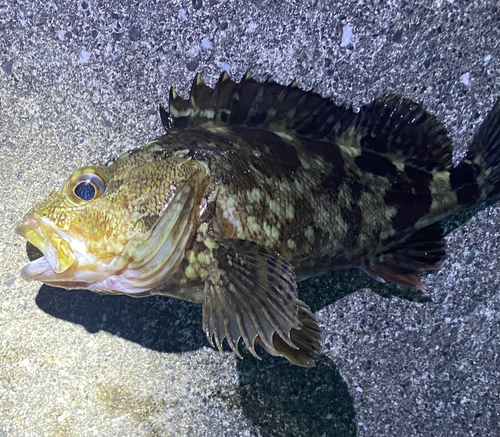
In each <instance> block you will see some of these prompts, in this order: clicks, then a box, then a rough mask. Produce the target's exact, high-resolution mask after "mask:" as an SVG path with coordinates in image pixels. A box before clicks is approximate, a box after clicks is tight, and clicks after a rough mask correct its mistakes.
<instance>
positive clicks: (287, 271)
mask: <svg viewBox="0 0 500 437" xmlns="http://www.w3.org/2000/svg"><path fill="white" fill-rule="evenodd" d="M160 112H161V117H162V121H163V123H164V125H165V127H166V128H167V134H166V135H164V136H162V137H160V138H157V139H156V140H154V141H152V142H150V143H148V144H146V145H145V146H143V147H141V148H138V149H135V150H132V151H130V152H127V153H125V154H124V155H122V156H121V157H119V158H117V159H115V160H112V161H110V162H108V163H107V164H106V165H90V166H87V167H83V168H82V169H78V170H77V171H75V172H74V173H73V174H72V175H71V176H70V177H69V178H68V180H67V181H66V183H65V184H64V186H63V188H62V189H61V190H60V191H55V192H53V193H52V194H51V195H50V196H49V197H48V198H47V199H46V200H45V201H44V202H42V203H40V204H39V205H36V206H35V207H34V208H33V209H32V210H31V211H30V212H28V213H27V214H26V216H25V217H24V219H23V221H22V223H21V224H20V225H19V226H18V227H17V232H18V233H19V234H21V235H22V236H24V237H25V238H26V239H27V240H28V241H30V242H31V243H32V244H34V245H35V246H37V247H38V248H39V249H40V250H41V251H42V252H43V254H44V257H42V258H40V259H39V260H37V261H34V262H32V263H30V264H28V265H27V266H26V267H25V268H24V269H23V271H22V275H23V276H24V277H25V278H26V279H35V280H40V281H42V282H45V283H47V284H50V285H54V286H59V287H65V288H88V289H90V290H93V291H96V292H102V293H116V294H128V295H133V296H147V295H151V294H164V295H168V296H173V297H176V298H181V299H186V300H190V301H193V302H198V303H201V304H202V305H203V327H204V330H205V332H206V334H207V338H208V339H209V341H210V342H211V343H212V344H213V345H216V346H217V347H218V348H219V349H221V348H222V342H223V340H224V339H226V341H227V343H228V344H229V346H230V347H231V348H232V349H233V350H234V351H235V353H236V354H238V355H240V353H239V350H238V343H239V340H240V338H243V340H244V342H245V344H246V346H247V347H248V349H249V350H250V351H251V352H252V354H254V355H256V356H257V353H256V351H255V347H254V346H255V343H256V342H258V343H260V344H261V346H263V347H264V349H265V350H266V351H268V352H269V353H271V354H273V355H281V356H284V357H286V358H288V359H289V360H290V361H292V362H293V363H295V364H298V365H303V366H311V365H313V364H314V362H315V360H316V358H317V357H318V355H319V352H320V332H319V328H318V326H317V324H316V321H315V319H314V315H313V314H312V313H311V311H310V310H309V307H308V306H307V305H306V304H305V303H303V302H302V301H300V300H299V299H298V295H297V280H301V279H304V278H307V277H311V276H317V275H321V274H325V273H327V272H329V271H331V270H335V269H344V268H351V267H358V268H361V269H362V270H364V271H365V272H366V273H368V274H369V275H370V276H372V277H373V278H374V279H376V280H379V281H382V282H383V281H391V282H396V283H399V284H401V285H403V286H408V287H414V288H421V287H422V285H421V283H420V281H419V279H418V274H419V273H420V272H422V271H426V270H432V269H437V268H439V267H440V266H441V263H442V260H443V258H444V256H445V251H444V240H443V231H442V228H441V225H440V222H441V221H442V220H443V219H445V218H447V217H449V216H450V215H453V214H455V213H457V212H460V211H462V210H465V209H467V208H470V207H472V206H474V205H477V204H478V203H480V202H486V201H489V202H491V201H496V200H498V197H499V193H500V168H499V167H500V165H499V153H500V152H499V151H500V144H499V143H500V136H499V131H500V101H497V102H496V104H495V106H494V108H493V109H492V111H491V112H490V114H489V115H488V116H487V117H486V120H485V121H484V122H483V124H482V125H481V127H480V129H479V130H478V132H477V134H476V136H475V137H474V140H473V141H472V143H471V145H470V147H469V152H468V154H467V155H466V157H465V159H464V160H463V161H462V162H461V163H459V164H458V165H457V166H455V167H453V166H452V161H451V160H452V144H451V141H450V139H449V138H448V136H447V135H446V130H445V128H444V127H443V125H442V124H441V123H440V122H439V121H437V119H436V118H435V117H433V116H432V115H430V114H428V113H426V112H425V111H424V110H423V109H422V107H420V106H419V105H418V104H416V103H414V102H412V101H410V100H408V99H405V98H403V97H401V96H398V95H394V94H390V93H385V94H383V95H381V96H380V97H378V98H377V99H375V100H374V101H373V102H372V103H370V104H368V105H367V106H365V107H363V108H362V109H361V110H360V112H359V113H355V112H353V111H351V110H350V109H348V108H344V107H339V106H337V105H335V104H334V103H333V102H331V101H330V100H327V99H324V98H322V97H321V96H319V95H318V94H317V93H316V92H315V91H314V90H313V91H310V92H304V91H302V90H300V89H299V88H298V87H297V85H296V83H294V82H293V83H292V84H290V85H289V86H282V85H279V84H277V83H275V82H274V81H273V80H272V79H268V80H267V81H265V82H264V83H259V82H257V81H255V80H254V79H252V78H251V76H250V75H246V76H245V77H244V78H243V79H242V81H241V82H239V83H236V82H233V81H232V80H230V79H229V77H228V76H227V74H223V75H222V76H221V77H220V79H219V81H218V83H217V85H216V86H215V88H214V89H212V88H210V87H208V86H207V85H205V84H204V83H203V81H202V80H201V78H200V76H199V75H197V76H196V77H195V80H194V83H193V86H192V89H191V92H190V97H189V99H187V100H184V99H182V98H181V97H180V96H178V95H177V93H176V92H175V90H174V89H173V88H172V90H171V95H170V105H169V112H168V113H167V112H166V111H165V110H164V109H161V111H160Z"/></svg>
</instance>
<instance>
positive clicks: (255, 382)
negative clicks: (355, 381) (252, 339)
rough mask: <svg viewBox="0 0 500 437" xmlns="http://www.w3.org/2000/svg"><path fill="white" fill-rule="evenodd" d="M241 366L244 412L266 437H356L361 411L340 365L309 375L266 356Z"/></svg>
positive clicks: (321, 364) (328, 364)
mask: <svg viewBox="0 0 500 437" xmlns="http://www.w3.org/2000/svg"><path fill="white" fill-rule="evenodd" d="M260 355H261V356H262V361H261V362H260V363H259V362H257V361H256V360H255V359H254V360H252V359H251V357H247V356H245V359H243V360H239V361H238V373H239V383H240V395H241V407H242V410H243V413H244V414H245V416H246V417H247V418H249V419H250V420H251V421H252V422H253V423H254V425H256V426H258V427H259V431H260V434H261V435H262V436H263V437H281V436H290V437H291V436H296V437H299V436H307V437H320V436H321V437H322V436H324V437H354V436H356V435H357V426H356V420H355V418H356V411H355V409H354V403H353V400H352V398H351V395H350V394H349V391H348V388H347V384H346V383H345V382H344V380H343V379H342V377H341V376H340V373H339V372H338V370H337V369H336V367H335V364H334V363H333V362H332V361H331V360H329V359H328V358H326V357H321V358H320V359H319V360H318V362H317V364H316V367H313V368H310V369H305V368H302V367H297V366H293V365H291V364H289V363H288V362H287V361H286V360H284V359H276V358H274V357H271V356H270V355H264V354H260Z"/></svg>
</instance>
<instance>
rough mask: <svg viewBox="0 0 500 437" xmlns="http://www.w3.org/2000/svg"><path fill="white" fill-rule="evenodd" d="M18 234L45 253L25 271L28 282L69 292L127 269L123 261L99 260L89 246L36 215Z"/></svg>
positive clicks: (27, 215) (23, 275)
mask: <svg viewBox="0 0 500 437" xmlns="http://www.w3.org/2000/svg"><path fill="white" fill-rule="evenodd" d="M15 232H16V233H17V234H19V235H20V236H21V237H23V238H25V239H26V240H27V241H28V242H29V243H31V244H33V245H34V246H35V247H37V248H38V249H39V250H40V251H41V252H42V253H43V256H42V257H40V258H38V259H36V260H34V261H31V262H30V263H28V264H26V265H25V266H24V267H23V268H22V269H21V277H22V278H23V279H25V280H27V281H40V282H43V283H45V284H47V285H51V286H54V287H60V288H67V289H74V288H88V287H89V285H90V284H93V283H96V282H100V281H102V280H104V279H106V278H107V277H109V276H110V275H111V274H113V273H115V272H117V271H118V270H120V269H122V268H123V267H124V266H125V265H126V262H125V260H124V259H123V257H114V258H113V259H111V260H108V262H102V261H99V260H97V258H96V256H95V255H92V254H89V253H88V252H87V249H86V244H85V242H83V241H81V240H79V239H78V238H77V237H75V236H72V235H71V234H70V233H69V232H66V231H63V230H59V229H58V228H57V227H56V226H55V225H54V223H53V222H52V221H51V220H49V219H47V218H45V217H36V216H35V215H34V214H33V213H32V212H29V213H28V214H26V216H25V217H24V219H23V221H22V222H21V223H20V224H19V225H17V227H16V229H15Z"/></svg>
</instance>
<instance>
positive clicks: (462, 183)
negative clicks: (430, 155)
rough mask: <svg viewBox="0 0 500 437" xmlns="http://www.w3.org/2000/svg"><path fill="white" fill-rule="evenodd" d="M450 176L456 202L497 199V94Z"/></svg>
mask: <svg viewBox="0 0 500 437" xmlns="http://www.w3.org/2000/svg"><path fill="white" fill-rule="evenodd" d="M450 180H451V185H452V188H453V189H454V191H455V193H456V195H457V199H458V204H459V206H462V207H467V206H472V205H475V204H476V203H479V202H483V201H497V200H499V199H500V98H499V99H497V101H496V103H495V105H494V106H493V109H492V110H491V111H490V113H489V114H488V115H487V117H486V119H485V120H484V121H483V123H482V124H481V125H480V126H479V129H478V130H477V132H476V134H475V136H474V138H473V140H472V143H471V145H470V147H469V150H468V151H467V154H466V156H465V158H464V159H463V161H462V162H460V163H459V164H458V165H457V166H456V167H454V168H453V169H452V170H451V174H450Z"/></svg>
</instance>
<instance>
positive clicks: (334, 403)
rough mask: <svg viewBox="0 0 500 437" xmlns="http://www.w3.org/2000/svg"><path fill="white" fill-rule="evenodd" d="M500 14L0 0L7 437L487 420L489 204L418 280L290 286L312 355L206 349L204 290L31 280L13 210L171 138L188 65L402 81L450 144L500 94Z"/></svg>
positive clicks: (493, 240) (488, 8)
mask: <svg viewBox="0 0 500 437" xmlns="http://www.w3.org/2000/svg"><path fill="white" fill-rule="evenodd" d="M14 3H17V4H16V5H14ZM318 3H321V4H322V6H318ZM499 22H500V16H499V11H498V4H497V2H496V1H493V0H489V1H477V2H462V1H458V0H455V1H453V0H448V1H444V0H435V1H421V2H418V5H414V2H411V1H410V2H403V1H394V2H364V1H359V2H356V1H348V0H340V1H337V2H316V1H313V0H306V1H295V2H288V1H270V2H265V1H239V2H233V1H218V0H210V1H209V0H193V1H166V0H165V1H163V2H159V1H147V2H138V1H134V2H132V1H117V0H114V1H107V2H101V1H90V0H86V1H81V2H69V1H57V2H55V1H54V2H50V1H43V2H42V1H38V2H32V1H28V0H22V1H18V2H13V1H6V0H0V64H1V67H2V68H1V69H0V150H1V155H0V157H1V158H0V172H1V178H0V193H1V200H0V232H1V238H0V332H1V334H0V437H7V436H8V437H14V436H16V437H17V436H22V437H26V436H84V437H85V436H99V437H106V436H231V437H232V436H265V437H270V436H297V437H298V436H307V437H320V436H349V437H350V436H360V437H368V436H377V437H378V436H405V437H409V436H442V437H451V436H482V437H488V436H498V433H499V423H498V422H499V408H500V399H499V355H498V354H499V350H500V348H499V332H500V329H499V318H500V316H499V293H498V289H499V282H500V281H499V248H500V241H499V240H500V234H499V207H498V205H496V206H493V207H490V208H488V209H486V210H484V211H482V212H480V213H479V214H477V215H476V216H475V217H474V218H473V219H472V220H470V221H469V222H468V223H467V224H466V225H464V226H462V227H461V228H459V229H458V230H457V231H455V232H453V233H452V234H450V235H449V236H448V237H447V250H448V258H447V260H446V262H445V264H444V266H443V268H442V270H440V271H439V272H437V273H436V274H430V275H428V276H426V277H425V278H424V282H425V284H426V285H427V287H428V291H427V292H426V294H425V296H423V295H419V294H418V293H409V292H401V290H399V289H398V288H397V287H381V286H375V285H374V284H373V282H372V281H371V280H370V279H369V278H366V277H364V276H363V275H362V274H361V273H358V272H340V273H337V274H332V275H329V276H326V277H323V278H320V279H314V280H311V281H309V282H306V283H303V284H301V287H300V293H301V295H302V298H303V299H304V300H306V301H307V302H309V304H310V305H311V306H312V307H313V309H314V311H315V312H316V315H317V318H318V320H319V323H320V325H321V327H322V329H323V331H324V339H323V352H324V353H323V356H322V358H321V360H320V362H319V363H318V366H317V367H316V368H314V369H310V370H304V369H300V368H295V367H292V366H290V365H289V364H288V363H287V362H286V361H284V360H282V359H275V358H272V357H265V358H264V360H263V361H262V362H259V361H257V360H255V359H253V358H251V357H250V356H249V355H248V354H246V355H245V359H244V360H243V361H240V360H239V359H237V358H236V357H235V356H233V354H231V353H229V352H228V353H218V352H216V351H214V350H213V349H211V348H210V347H209V345H208V343H207V341H206V340H205V338H204V336H203V333H202V331H201V308H200V307H199V306H196V305H192V304H189V303H186V302H181V301H176V300H171V299H166V298H147V299H142V300H141V299H132V298H127V297H113V296H100V295H95V294H92V293H90V292H87V291H65V290H59V289H53V288H49V287H46V286H43V287H40V284H37V283H28V282H25V281H23V280H22V279H21V278H20V277H19V269H20V268H21V266H22V265H23V264H24V263H25V262H26V260H27V255H26V246H25V244H24V243H23V241H22V240H21V238H20V237H18V236H16V235H15V234H14V226H15V224H16V222H17V221H18V220H19V219H20V218H21V217H22V214H23V213H24V212H26V211H27V210H28V208H29V207H30V206H31V205H33V204H34V203H35V202H37V201H40V200H41V199H42V198H44V197H45V196H46V195H47V194H48V193H49V191H50V190H51V189H54V188H56V187H59V186H60V185H61V183H62V182H63V180H64V179H65V178H66V176H68V175H69V174H70V172H71V171H72V170H73V169H75V168H76V167H78V166H82V165H84V164H87V163H90V162H93V161H98V160H101V161H103V160H106V159H108V158H110V157H113V156H116V155H117V154H118V153H120V152H123V151H126V150H127V149H130V148H133V147H137V146H139V145H141V144H143V143H145V142H147V141H148V140H150V139H152V138H154V137H155V136H157V135H159V134H161V133H162V126H161V123H160V119H159V115H158V104H159V103H166V102H167V96H168V89H169V86H170V84H172V83H175V84H177V89H178V90H179V91H180V93H181V94H184V95H186V93H187V91H188V88H189V86H190V82H191V80H192V77H193V75H194V72H195V71H198V72H200V73H202V75H203V77H204V78H205V79H206V81H207V82H208V83H209V84H212V85H213V84H214V83H215V81H216V79H217V77H218V75H219V73H220V72H221V71H222V70H227V71H229V72H230V73H231V75H232V76H233V77H236V78H239V77H241V76H242V75H243V74H244V72H245V71H246V70H251V71H252V72H253V73H254V74H255V75H256V76H257V77H258V78H260V79H262V78H265V77H266V74H267V73H269V74H272V75H273V76H274V77H275V79H276V80H277V81H279V82H281V83H287V82H289V81H290V80H292V79H293V78H297V80H298V82H299V84H300V85H301V86H302V87H304V88H310V87H314V86H315V87H318V89H319V90H320V92H321V93H322V94H323V95H327V96H332V97H333V98H334V99H335V100H336V101H337V102H343V101H345V102H348V103H350V104H353V105H354V106H359V105H360V104H362V103H363V102H368V101H369V100H371V99H372V98H373V97H375V96H376V95H377V93H379V92H380V91H381V90H383V89H386V88H387V89H391V90H393V91H396V92H399V93H403V94H405V95H407V96H409V97H411V98H413V99H415V100H416V101H418V102H422V103H423V104H424V105H425V107H426V108H428V110H429V111H430V112H432V113H434V114H436V115H437V116H438V117H439V118H440V119H441V120H443V122H444V123H445V125H446V126H447V128H448V130H449V133H450V136H451V137H452V139H453V140H454V142H455V144H456V148H457V153H456V159H458V158H459V157H460V156H462V155H463V153H464V150H465V147H466V143H467V142H468V141H469V140H470V138H471V136H472V134H473V132H474V130H475V129H476V128H477V126H478V125H479V123H480V122H481V121H482V119H483V118H484V116H485V114H486V113H487V111H488V110H489V109H490V108H491V107H492V105H493V102H494V100H495V98H496V97H497V96H498V95H500V72H499V70H500V62H499V55H500V53H499V41H500V35H499V33H500V32H499V24H498V23H499ZM395 295H398V296H395Z"/></svg>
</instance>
